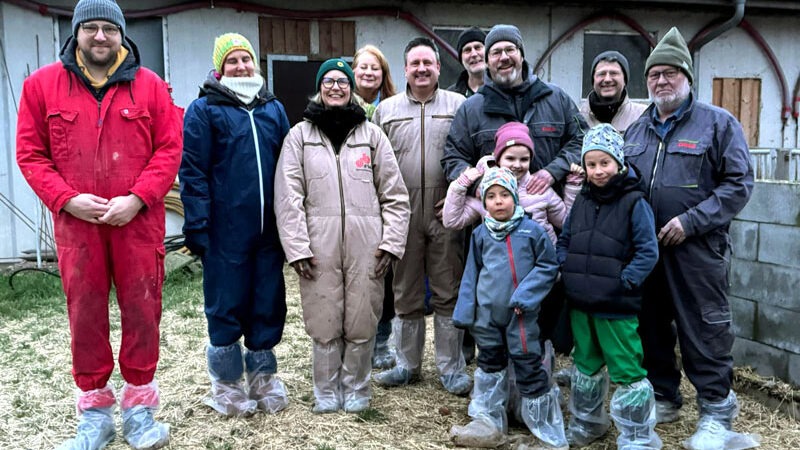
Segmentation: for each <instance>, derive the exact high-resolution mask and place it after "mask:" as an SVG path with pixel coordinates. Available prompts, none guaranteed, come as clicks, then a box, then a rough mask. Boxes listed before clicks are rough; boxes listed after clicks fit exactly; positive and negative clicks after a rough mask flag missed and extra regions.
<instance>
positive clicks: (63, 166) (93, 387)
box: [16, 0, 183, 450]
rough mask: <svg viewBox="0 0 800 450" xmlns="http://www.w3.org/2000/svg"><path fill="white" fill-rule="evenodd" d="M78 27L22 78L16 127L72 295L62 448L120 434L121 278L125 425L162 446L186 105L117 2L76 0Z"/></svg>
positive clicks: (135, 443) (134, 437)
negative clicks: (171, 211)
mask: <svg viewBox="0 0 800 450" xmlns="http://www.w3.org/2000/svg"><path fill="white" fill-rule="evenodd" d="M72 31H73V36H72V37H71V38H70V39H69V40H68V41H67V42H66V44H65V45H64V48H63V50H62V53H61V55H60V59H61V61H59V62H56V63H53V64H49V65H47V66H45V67H42V68H41V69H39V70H37V71H36V72H34V73H33V74H31V75H30V76H29V77H28V78H27V79H26V80H25V84H24V85H23V89H22V96H21V99H20V108H19V119H18V122H17V135H16V136H17V162H18V164H19V167H20V170H21V171H22V174H23V175H24V176H25V179H26V180H27V181H28V183H29V184H30V185H31V187H32V188H33V190H34V191H35V192H36V194H37V195H38V196H39V198H41V199H42V202H43V203H44V204H45V205H47V207H48V208H49V209H50V210H51V211H52V212H53V220H54V225H55V235H56V246H57V248H58V265H59V271H60V273H61V280H62V284H63V287H64V293H65V294H66V297H67V313H68V316H69V324H70V332H71V333H70V334H71V339H72V342H71V349H72V375H73V378H74V379H75V383H76V384H77V386H78V389H79V392H78V395H77V410H78V413H79V415H80V422H79V424H78V432H77V436H76V437H75V438H74V439H71V440H69V441H67V442H65V443H64V444H63V445H62V446H61V447H60V448H63V449H81V450H86V449H97V448H102V447H104V446H105V445H106V444H108V443H109V442H110V441H111V440H113V439H114V437H115V435H116V430H115V425H114V407H115V405H116V403H117V396H116V395H115V392H114V389H113V386H112V385H111V384H110V383H109V378H110V377H111V373H112V371H113V369H114V355H113V352H112V349H111V345H110V343H109V328H110V325H109V320H108V295H109V288H110V286H111V283H112V281H113V283H114V286H115V288H116V295H117V303H118V304H119V309H120V315H121V317H122V322H121V326H122V343H121V346H120V349H119V366H120V371H121V373H122V378H123V379H124V380H125V384H124V386H123V388H122V392H121V393H120V396H119V401H120V404H121V406H122V430H123V435H124V437H125V440H126V441H127V442H128V443H129V444H130V445H131V446H132V447H134V448H158V447H162V446H164V445H166V444H167V443H168V442H169V425H167V424H164V423H160V422H156V421H155V420H154V419H153V412H154V411H155V409H156V408H157V407H158V404H159V393H158V386H157V384H156V381H155V380H154V375H155V371H156V366H157V364H158V350H159V321H160V318H161V284H162V281H163V278H164V227H165V223H164V196H165V195H166V193H167V192H168V191H169V189H170V187H171V186H172V183H173V181H174V180H175V175H176V174H177V172H178V167H179V165H180V159H181V150H182V147H183V141H182V134H181V118H182V115H181V113H180V110H179V108H177V107H176V106H175V105H173V103H172V98H171V97H170V94H169V86H167V84H166V83H165V82H164V81H163V80H161V79H160V78H159V77H158V75H156V74H154V73H153V72H151V71H149V70H147V69H145V68H143V67H141V61H140V59H139V52H138V50H137V48H136V46H135V45H134V44H133V42H131V41H130V40H129V39H127V37H126V35H125V31H126V30H125V18H124V17H123V15H122V11H121V10H120V8H119V6H118V5H117V4H116V3H115V2H114V1H112V0H81V1H79V2H78V4H77V5H76V7H75V13H74V15H73V18H72ZM134 81H135V82H134Z"/></svg>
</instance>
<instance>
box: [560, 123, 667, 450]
mask: <svg viewBox="0 0 800 450" xmlns="http://www.w3.org/2000/svg"><path fill="white" fill-rule="evenodd" d="M623 144H624V142H623V139H622V137H621V136H620V135H619V133H618V132H617V131H616V130H615V129H614V128H613V127H612V126H611V125H609V124H600V125H598V126H596V127H594V128H592V129H591V130H589V132H587V133H586V135H585V137H584V140H583V149H582V151H581V165H582V167H583V169H584V170H585V172H586V181H587V182H586V183H584V185H583V189H582V190H581V193H580V195H578V197H577V198H576V199H575V204H574V205H573V207H572V210H571V211H570V214H569V216H568V217H567V219H566V221H565V222H564V227H563V231H562V234H561V237H560V238H559V239H558V260H559V263H560V265H561V273H562V276H563V279H564V288H565V291H566V294H567V300H568V301H569V308H570V322H571V324H572V332H573V335H574V339H575V351H574V353H573V358H574V360H575V366H576V368H577V370H574V371H573V372H572V380H571V384H572V394H571V395H570V402H569V408H570V411H571V412H572V418H571V419H570V422H569V428H568V429H567V439H568V441H569V443H570V445H571V446H578V447H582V446H585V445H588V444H589V443H590V442H592V441H594V440H595V439H597V438H599V437H601V436H603V435H604V434H605V432H606V431H607V430H608V427H609V426H610V423H609V420H608V415H607V414H606V411H605V408H604V406H603V401H604V400H605V397H606V394H607V393H608V379H609V375H610V378H611V380H612V381H613V382H615V383H617V384H619V387H618V388H617V390H616V392H614V396H613V397H612V399H611V417H612V418H613V419H614V423H615V424H616V426H617V429H618V430H619V433H620V434H619V437H618V438H617V446H618V447H619V448H634V447H635V448H647V449H659V448H661V439H659V437H658V435H657V434H656V433H655V430H654V428H655V425H656V415H655V397H654V394H653V386H652V385H651V384H650V382H649V381H647V371H645V370H644V369H643V368H642V357H643V356H642V343H641V341H640V339H639V335H638V334H637V332H636V328H637V327H638V326H639V321H638V319H637V314H638V313H639V311H640V309H641V303H642V300H641V285H642V283H643V282H644V279H645V278H646V277H647V275H648V274H649V273H650V271H651V270H653V267H655V265H656V261H657V260H658V243H657V240H656V234H655V224H654V220H653V211H652V210H651V209H650V206H649V205H648V204H647V201H646V200H645V198H644V188H643V186H642V185H641V179H640V177H639V174H638V172H637V170H636V169H635V167H633V166H631V165H628V164H625V159H624V158H625V157H624V154H623V152H622V147H623ZM603 366H608V374H606V372H605V371H604V370H602V369H603Z"/></svg>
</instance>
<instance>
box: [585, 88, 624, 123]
mask: <svg viewBox="0 0 800 450" xmlns="http://www.w3.org/2000/svg"><path fill="white" fill-rule="evenodd" d="M627 95H628V92H627V89H623V90H622V94H621V95H620V96H619V100H605V99H603V98H601V97H600V96H599V95H597V92H595V91H592V92H590V93H589V108H590V109H591V110H592V113H594V116H595V117H597V120H598V121H600V122H603V123H611V121H612V120H613V119H614V116H616V115H617V111H619V107H620V106H621V105H622V102H624V101H625V97H626V96H627Z"/></svg>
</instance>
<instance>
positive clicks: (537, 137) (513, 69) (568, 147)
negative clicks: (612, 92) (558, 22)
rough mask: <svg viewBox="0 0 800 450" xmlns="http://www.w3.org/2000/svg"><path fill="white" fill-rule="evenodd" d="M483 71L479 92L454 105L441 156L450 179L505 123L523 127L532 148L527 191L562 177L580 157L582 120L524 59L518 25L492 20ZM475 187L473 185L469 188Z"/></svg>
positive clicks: (489, 145) (486, 149)
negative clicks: (532, 145) (448, 131)
mask: <svg viewBox="0 0 800 450" xmlns="http://www.w3.org/2000/svg"><path fill="white" fill-rule="evenodd" d="M485 48H486V61H487V65H488V69H489V70H488V73H487V78H486V84H484V86H483V89H481V92H478V93H476V94H475V95H473V96H471V97H470V98H468V99H467V101H466V102H464V104H463V105H462V106H461V108H459V110H458V112H457V113H456V117H455V118H454V119H453V125H452V127H451V128H450V134H449V135H448V136H447V144H446V145H445V149H444V156H443V157H442V167H443V168H444V172H445V175H446V176H447V179H448V180H449V181H453V180H455V179H456V178H458V176H459V175H461V173H463V172H464V170H466V169H467V168H469V167H475V165H476V164H477V163H478V160H479V159H480V158H481V157H482V156H485V155H491V154H492V151H493V150H494V134H495V132H496V131H497V129H498V128H500V126H501V125H503V124H504V123H506V122H522V123H524V124H526V125H527V126H528V128H529V129H530V132H531V138H532V139H533V143H534V147H535V151H534V158H533V161H532V162H531V171H533V176H532V177H531V181H530V182H529V183H528V185H527V186H526V189H527V190H528V192H529V193H531V194H538V193H541V192H544V190H545V189H546V188H547V187H548V186H552V185H553V184H554V183H556V182H561V181H563V180H565V179H566V176H567V174H568V173H569V169H570V163H573V162H575V163H576V162H578V161H579V159H580V152H581V144H582V142H583V131H582V130H584V129H587V126H586V122H585V121H584V120H583V117H582V116H581V115H580V113H579V111H578V107H577V106H576V105H575V102H573V101H572V99H570V98H569V96H568V95H567V94H566V93H565V92H564V91H563V90H561V88H559V87H558V86H555V85H553V84H550V83H545V82H544V81H542V80H540V79H539V78H538V77H537V76H536V75H535V74H534V73H533V71H532V69H531V67H530V66H529V65H528V63H527V61H525V59H524V57H525V49H524V45H523V42H522V35H521V34H520V32H519V29H517V27H515V26H513V25H495V26H494V27H492V29H491V31H489V34H488V35H487V36H486V47H485ZM473 191H474V190H473Z"/></svg>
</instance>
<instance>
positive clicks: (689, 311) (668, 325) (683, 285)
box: [624, 96, 753, 406]
mask: <svg viewBox="0 0 800 450" xmlns="http://www.w3.org/2000/svg"><path fill="white" fill-rule="evenodd" d="M654 109H655V106H654V105H650V107H649V108H648V109H647V110H646V111H645V112H644V114H642V116H641V117H640V118H639V119H638V120H637V121H636V122H634V123H633V124H631V126H630V127H628V129H627V131H626V133H625V147H624V151H625V159H626V160H627V161H629V162H630V163H632V164H634V165H636V167H638V168H639V169H640V171H641V174H642V180H643V182H644V183H645V186H646V189H647V191H646V194H647V199H648V201H649V202H650V205H651V206H652V208H653V213H654V216H655V224H656V234H658V232H659V230H660V229H661V228H662V227H664V225H666V223H667V222H668V221H669V220H670V219H672V218H673V217H678V218H679V220H680V221H681V225H682V226H683V229H684V232H685V234H686V240H685V241H683V242H682V243H681V244H679V245H671V246H659V260H658V264H657V265H656V268H655V269H654V270H653V272H652V273H651V275H650V277H649V278H648V279H647V281H645V284H644V286H643V295H642V312H641V314H640V316H639V334H640V336H641V337H642V345H643V348H644V368H645V369H646V370H647V378H648V379H649V380H650V382H651V383H652V384H653V388H654V390H655V393H656V399H658V400H661V401H668V402H671V403H673V404H674V405H675V406H680V405H681V404H682V401H683V399H682V398H681V394H680V391H679V384H680V377H681V373H680V368H679V367H678V365H677V363H676V357H675V350H674V349H675V340H676V337H677V338H678V341H679V343H680V349H681V361H682V362H683V369H684V371H685V372H686V376H687V377H689V380H690V381H691V382H692V384H693V385H694V386H695V388H696V389H697V395H698V397H699V398H702V399H704V400H707V401H710V402H720V401H722V400H724V399H725V398H726V397H727V396H728V391H729V390H730V387H731V382H732V380H733V357H732V356H731V348H732V346H733V333H732V332H731V312H730V308H729V306H728V298H727V293H728V267H729V264H730V237H729V236H728V227H729V226H730V222H731V220H732V219H733V218H734V216H736V214H738V213H739V211H741V209H742V208H743V207H744V206H745V204H746V203H747V200H748V199H749V198H750V194H751V193H752V191H753V169H752V167H751V165H750V153H749V151H748V148H747V143H746V141H745V138H744V133H743V132H742V127H741V125H740V124H739V123H738V121H737V120H736V118H734V117H733V116H732V115H731V114H730V113H728V112H727V111H725V110H723V109H721V108H717V107H715V106H712V105H709V104H706V103H702V102H698V101H695V100H694V98H693V96H692V97H690V98H689V99H688V100H687V102H686V103H685V104H684V105H683V106H681V107H680V108H679V109H678V111H676V113H675V114H674V115H673V116H672V117H670V118H668V119H667V120H666V121H665V123H663V124H662V123H661V122H660V121H658V119H657V118H656V116H655V114H654ZM673 320H674V321H675V325H676V326H673V325H672V322H673ZM676 332H677V334H676Z"/></svg>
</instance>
